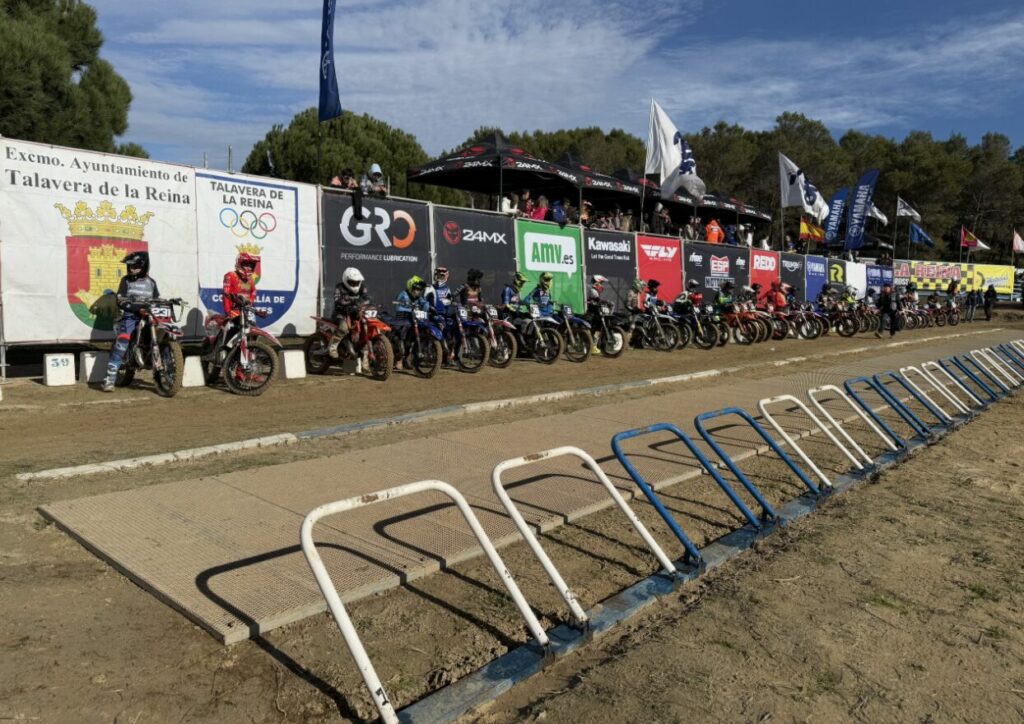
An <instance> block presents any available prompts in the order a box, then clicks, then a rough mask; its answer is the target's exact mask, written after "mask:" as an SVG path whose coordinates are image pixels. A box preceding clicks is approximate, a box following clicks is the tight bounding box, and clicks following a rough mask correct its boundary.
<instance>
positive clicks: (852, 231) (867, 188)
mask: <svg viewBox="0 0 1024 724" xmlns="http://www.w3.org/2000/svg"><path fill="white" fill-rule="evenodd" d="M878 173H879V172H878V169H877V168H873V169H871V170H869V171H867V172H865V174H864V175H863V176H861V177H860V181H858V182H857V185H856V186H854V187H853V196H852V198H851V199H850V203H849V207H850V211H849V214H847V217H846V243H845V244H843V249H846V250H850V249H859V248H861V247H862V246H864V223H865V222H866V221H867V220H868V215H869V214H870V213H871V197H872V195H873V194H874V193H875V184H877V183H878Z"/></svg>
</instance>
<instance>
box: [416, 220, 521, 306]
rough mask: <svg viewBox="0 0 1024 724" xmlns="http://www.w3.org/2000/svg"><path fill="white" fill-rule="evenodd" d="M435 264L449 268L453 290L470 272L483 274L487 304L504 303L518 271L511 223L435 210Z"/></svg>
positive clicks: (483, 286)
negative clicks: (507, 285) (506, 292)
mask: <svg viewBox="0 0 1024 724" xmlns="http://www.w3.org/2000/svg"><path fill="white" fill-rule="evenodd" d="M434 246H435V251H434V262H435V264H436V265H437V266H443V267H447V268H448V272H449V274H450V281H449V282H448V283H449V285H451V287H452V289H453V290H454V289H457V288H458V287H459V286H460V285H461V284H462V283H463V281H465V278H466V272H467V271H469V270H470V269H479V270H480V271H482V272H483V274H484V278H483V284H482V288H481V291H482V292H483V297H484V301H486V302H488V303H492V304H493V303H497V302H499V301H501V291H502V289H504V288H505V284H507V283H508V282H509V281H511V279H512V275H513V274H514V273H515V270H516V244H515V229H514V227H513V222H512V219H511V218H510V217H508V216H504V215H498V214H484V213H480V212H473V211H460V210H458V209H449V208H446V207H441V206H435V207H434Z"/></svg>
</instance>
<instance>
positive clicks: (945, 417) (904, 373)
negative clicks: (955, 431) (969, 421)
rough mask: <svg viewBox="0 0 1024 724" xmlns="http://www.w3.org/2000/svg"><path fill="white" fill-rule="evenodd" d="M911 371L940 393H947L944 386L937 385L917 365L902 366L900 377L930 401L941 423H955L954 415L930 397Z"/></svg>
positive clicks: (922, 397)
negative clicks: (912, 375) (911, 375)
mask: <svg viewBox="0 0 1024 724" xmlns="http://www.w3.org/2000/svg"><path fill="white" fill-rule="evenodd" d="M911 372H913V373H914V374H916V375H917V376H918V377H921V378H923V379H924V380H925V381H926V382H927V383H928V384H929V385H931V387H932V388H933V389H934V390H935V391H937V392H938V393H939V394H945V393H944V392H943V390H942V388H941V387H938V386H936V385H935V383H933V382H932V381H931V380H930V379H929V378H928V376H927V375H926V374H925V373H924V372H922V371H921V370H920V369H918V368H917V367H914V366H913V365H908V366H907V367H900V377H901V378H903V380H904V381H905V382H906V384H908V385H910V386H911V387H913V388H914V390H916V391H917V394H918V395H920V396H921V399H923V400H926V401H927V402H928V404H929V409H930V410H931V409H933V410H935V412H936V413H938V415H939V417H940V419H941V421H942V422H941V424H943V425H951V424H952V423H953V416H952V415H950V414H949V413H947V412H946V411H945V410H944V409H942V406H941V405H939V403H937V402H936V401H935V400H933V399H932V398H931V397H929V396H928V393H927V392H925V391H924V390H923V389H921V387H920V385H918V384H917V383H916V382H914V380H912V379H911V378H910V374H909V373H911ZM933 414H934V413H933Z"/></svg>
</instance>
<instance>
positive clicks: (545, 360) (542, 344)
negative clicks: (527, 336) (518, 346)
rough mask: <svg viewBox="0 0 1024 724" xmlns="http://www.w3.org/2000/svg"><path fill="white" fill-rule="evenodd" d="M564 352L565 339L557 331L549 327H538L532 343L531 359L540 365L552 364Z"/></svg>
mask: <svg viewBox="0 0 1024 724" xmlns="http://www.w3.org/2000/svg"><path fill="white" fill-rule="evenodd" d="M563 351H565V339H564V338H563V337H562V335H561V334H559V332H558V330H555V329H552V328H551V327H538V328H537V336H536V339H534V342H533V357H534V359H536V360H537V361H538V362H540V363H541V364H545V365H550V364H554V362H555V360H557V359H558V358H559V357H561V356H562V352H563Z"/></svg>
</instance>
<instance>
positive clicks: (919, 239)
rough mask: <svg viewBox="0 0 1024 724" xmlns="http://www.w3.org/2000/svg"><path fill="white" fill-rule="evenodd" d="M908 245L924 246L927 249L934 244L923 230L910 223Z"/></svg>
mask: <svg viewBox="0 0 1024 724" xmlns="http://www.w3.org/2000/svg"><path fill="white" fill-rule="evenodd" d="M910 243H911V244H924V245H925V246H927V247H928V248H932V247H934V246H935V242H934V241H932V238H931V237H930V236H928V234H926V233H925V231H924V229H922V228H921V227H920V226H918V225H917V224H915V223H913V222H911V223H910Z"/></svg>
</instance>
